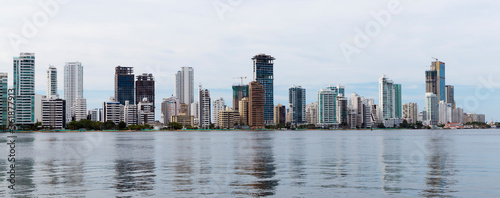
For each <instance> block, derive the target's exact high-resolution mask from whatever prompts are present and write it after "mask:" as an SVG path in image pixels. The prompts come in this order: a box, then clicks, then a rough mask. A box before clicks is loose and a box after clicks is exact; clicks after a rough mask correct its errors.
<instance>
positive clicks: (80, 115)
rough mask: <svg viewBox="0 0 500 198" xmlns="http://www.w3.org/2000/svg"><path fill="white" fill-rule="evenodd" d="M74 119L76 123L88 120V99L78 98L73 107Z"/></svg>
mask: <svg viewBox="0 0 500 198" xmlns="http://www.w3.org/2000/svg"><path fill="white" fill-rule="evenodd" d="M71 111H72V112H73V113H72V116H73V119H74V120H75V121H80V120H85V119H87V99H85V98H77V99H76V100H75V101H74V102H73V106H72V107H71Z"/></svg>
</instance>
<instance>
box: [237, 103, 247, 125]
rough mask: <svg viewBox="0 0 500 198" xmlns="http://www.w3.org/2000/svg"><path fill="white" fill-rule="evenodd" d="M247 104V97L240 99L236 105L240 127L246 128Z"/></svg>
mask: <svg viewBox="0 0 500 198" xmlns="http://www.w3.org/2000/svg"><path fill="white" fill-rule="evenodd" d="M248 104H249V101H248V97H244V98H242V99H241V100H240V102H239V104H238V111H239V112H240V124H241V125H242V126H248V108H249V107H248Z"/></svg>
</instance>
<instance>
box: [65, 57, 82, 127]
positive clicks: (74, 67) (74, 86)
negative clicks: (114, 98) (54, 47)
mask: <svg viewBox="0 0 500 198" xmlns="http://www.w3.org/2000/svg"><path fill="white" fill-rule="evenodd" d="M80 98H83V66H82V63H80V62H67V63H66V64H65V65H64V99H65V100H66V121H67V122H66V123H69V122H70V121H71V120H72V118H73V117H75V110H76V109H79V110H82V115H83V114H87V110H86V108H87V105H86V104H85V105H84V106H85V109H83V106H78V107H77V106H75V105H83V103H82V102H83V101H82V100H80V101H79V102H77V101H76V100H77V99H80ZM85 102H86V101H85ZM78 117H79V118H81V117H80V115H79V116H78ZM77 121H78V120H77Z"/></svg>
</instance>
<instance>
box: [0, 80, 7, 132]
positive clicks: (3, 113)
mask: <svg viewBox="0 0 500 198" xmlns="http://www.w3.org/2000/svg"><path fill="white" fill-rule="evenodd" d="M7 77H8V75H7V73H0V128H3V127H7V124H8V109H9V103H8V102H9V101H8V100H7V99H8V96H7V92H8V86H7V83H8V78H7Z"/></svg>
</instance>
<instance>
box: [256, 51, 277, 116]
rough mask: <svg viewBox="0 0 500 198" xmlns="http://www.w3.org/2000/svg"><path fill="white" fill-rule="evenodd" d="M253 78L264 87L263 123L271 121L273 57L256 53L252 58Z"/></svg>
mask: <svg viewBox="0 0 500 198" xmlns="http://www.w3.org/2000/svg"><path fill="white" fill-rule="evenodd" d="M252 60H253V80H254V81H258V82H259V83H260V84H261V85H262V86H263V87H264V124H272V123H273V114H274V112H273V107H274V69H273V68H274V60H275V58H274V57H272V56H270V55H266V54H258V55H255V56H254V57H253V58H252Z"/></svg>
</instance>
